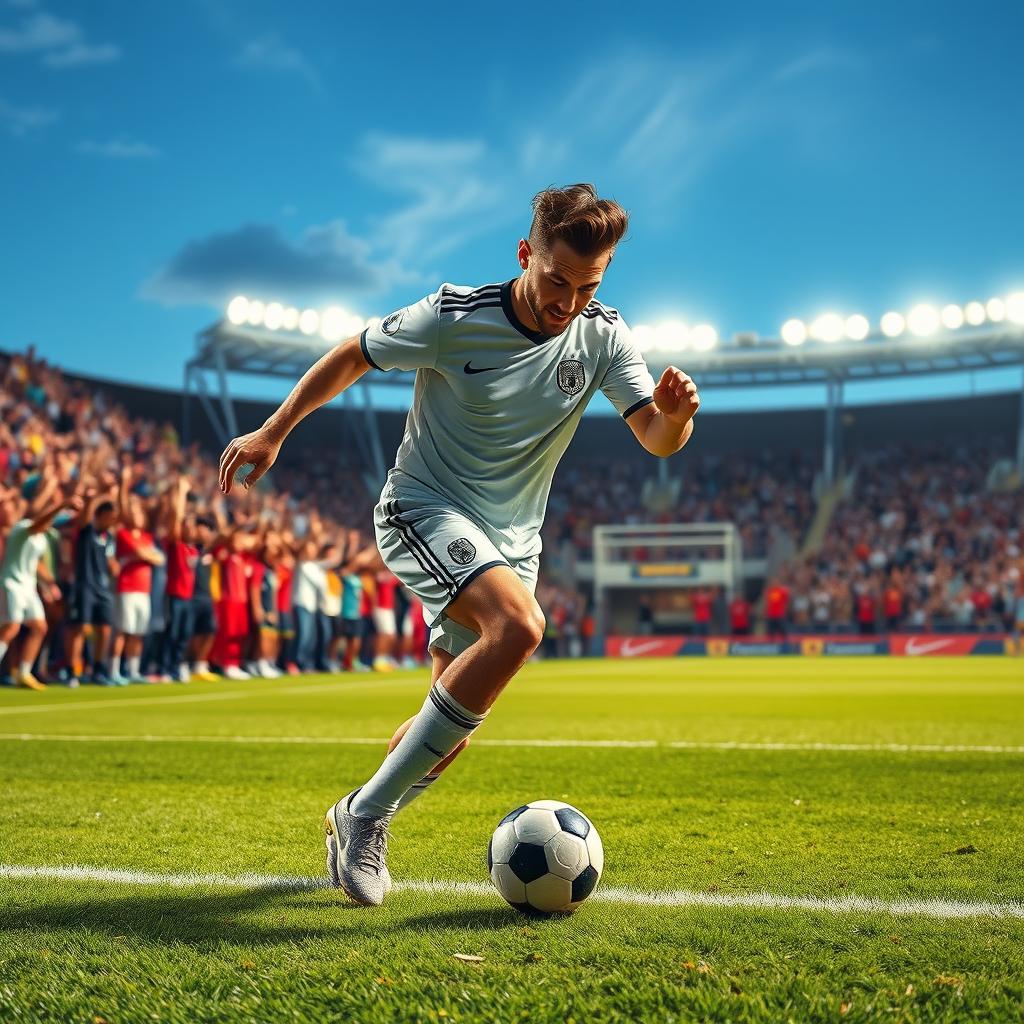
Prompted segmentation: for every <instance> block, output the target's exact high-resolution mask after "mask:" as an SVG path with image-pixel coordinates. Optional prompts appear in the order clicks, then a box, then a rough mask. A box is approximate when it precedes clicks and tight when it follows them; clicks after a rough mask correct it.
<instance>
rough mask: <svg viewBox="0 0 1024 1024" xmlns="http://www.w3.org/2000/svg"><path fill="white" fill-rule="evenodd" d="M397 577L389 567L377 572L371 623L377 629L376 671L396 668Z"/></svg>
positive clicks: (374, 664)
mask: <svg viewBox="0 0 1024 1024" xmlns="http://www.w3.org/2000/svg"><path fill="white" fill-rule="evenodd" d="M397 586H398V577H397V576H395V574H394V573H393V572H391V571H390V570H389V569H385V568H382V569H379V570H378V572H377V588H376V593H375V594H374V603H373V625H374V628H375V629H376V630H377V648H376V651H375V654H376V657H374V659H373V667H374V669H376V671H378V672H389V671H391V669H394V668H398V663H397V662H396V661H395V652H396V646H397V642H398V626H397V623H396V621H395V589H396V588H397Z"/></svg>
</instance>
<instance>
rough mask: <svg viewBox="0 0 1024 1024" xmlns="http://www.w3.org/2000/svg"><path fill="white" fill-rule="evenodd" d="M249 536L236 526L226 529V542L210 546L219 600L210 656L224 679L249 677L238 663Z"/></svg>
mask: <svg viewBox="0 0 1024 1024" xmlns="http://www.w3.org/2000/svg"><path fill="white" fill-rule="evenodd" d="M248 539H249V538H248V537H247V536H246V535H245V534H243V533H242V531H241V530H240V529H237V528H236V529H233V530H231V531H230V532H229V533H228V539H227V543H226V544H221V545H218V546H217V547H216V548H214V552H213V557H214V560H215V561H216V563H217V565H218V566H219V568H220V600H219V602H218V606H217V638H216V640H215V641H214V644H213V651H212V653H211V657H212V658H213V659H214V661H216V662H217V664H219V665H220V667H221V670H222V671H223V673H224V675H225V676H226V677H227V678H228V679H250V678H252V677H251V676H250V675H249V673H248V672H246V671H245V670H244V669H243V668H242V667H241V664H240V662H241V660H242V645H243V644H244V643H245V639H246V637H247V636H248V635H249V576H250V575H251V573H252V567H251V565H250V563H249V560H248V559H247V558H246V551H245V548H246V543H247V540H248Z"/></svg>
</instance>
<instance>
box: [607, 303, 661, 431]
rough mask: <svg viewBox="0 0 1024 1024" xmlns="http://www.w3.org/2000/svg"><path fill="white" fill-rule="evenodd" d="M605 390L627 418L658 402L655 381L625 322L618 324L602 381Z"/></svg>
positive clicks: (621, 414) (618, 409)
mask: <svg viewBox="0 0 1024 1024" xmlns="http://www.w3.org/2000/svg"><path fill="white" fill-rule="evenodd" d="M601 390H602V391H603V392H604V393H605V396H606V397H607V398H608V400H609V401H610V402H611V403H612V405H614V406H615V408H616V410H617V411H618V413H619V415H620V416H621V417H622V418H623V419H628V418H629V417H630V416H632V414H633V413H635V412H636V411H637V409H642V408H643V407H644V406H645V405H650V404H651V402H653V401H654V378H653V377H651V371H650V370H648V369H647V363H645V362H644V357H643V356H642V355H641V354H640V350H639V349H638V348H637V347H636V344H635V343H634V341H633V338H632V336H631V335H630V333H629V328H628V327H627V326H626V325H625V324H624V323H622V321H620V322H619V323H618V324H617V325H616V330H615V334H614V336H613V342H612V358H611V362H610V363H609V365H608V369H607V370H605V374H604V380H602V381H601Z"/></svg>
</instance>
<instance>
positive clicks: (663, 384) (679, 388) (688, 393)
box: [654, 366, 700, 424]
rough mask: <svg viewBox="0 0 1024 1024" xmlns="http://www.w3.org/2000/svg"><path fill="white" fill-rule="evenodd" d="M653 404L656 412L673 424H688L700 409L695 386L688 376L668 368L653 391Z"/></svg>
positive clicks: (678, 370)
mask: <svg viewBox="0 0 1024 1024" xmlns="http://www.w3.org/2000/svg"><path fill="white" fill-rule="evenodd" d="M654 404H655V406H656V407H657V409H658V412H660V413H661V414H662V416H664V417H665V418H666V419H670V420H672V422H673V423H681V424H686V423H689V422H690V420H692V419H693V417H694V416H695V415H696V413H697V410H698V409H699V408H700V395H698V394H697V385H696V384H694V382H693V381H692V380H691V378H690V376H689V374H686V373H683V371H682V370H680V369H678V368H677V367H675V366H668V367H666V368H665V372H664V373H663V374H662V375H661V380H659V381H658V386H657V387H656V388H655V389H654Z"/></svg>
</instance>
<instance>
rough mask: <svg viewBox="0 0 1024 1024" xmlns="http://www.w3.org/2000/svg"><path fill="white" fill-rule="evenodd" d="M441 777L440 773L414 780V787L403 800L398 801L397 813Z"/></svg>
mask: <svg viewBox="0 0 1024 1024" xmlns="http://www.w3.org/2000/svg"><path fill="white" fill-rule="evenodd" d="M439 778H440V776H439V775H424V776H423V778H422V779H420V781H419V782H414V783H413V785H412V789H410V790H409V792H408V793H406V794H405V796H403V797H402V799H401V800H399V801H398V807H397V808H396V809H395V814H397V813H398V812H399V811H400V810H401V809H402V808H403V807H408V806H409V804H411V803H412V802H413V800H415V799H416V798H417V797H418V796H422V795H423V794H424V793H426V791H427V790H428V789H430V787H431V786H432V785H433V784H434V783H435V782H437V780H438V779H439Z"/></svg>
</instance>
